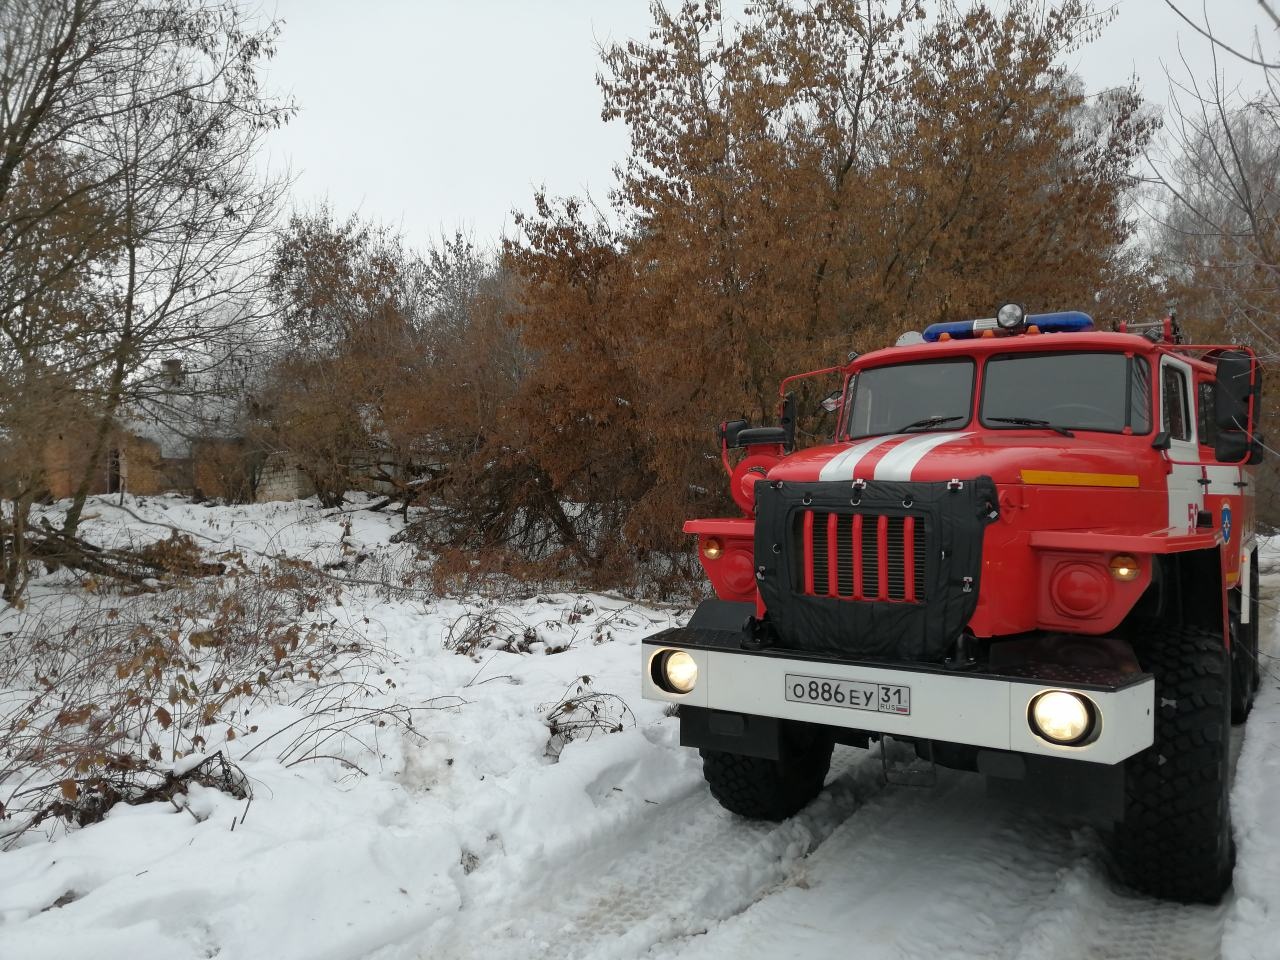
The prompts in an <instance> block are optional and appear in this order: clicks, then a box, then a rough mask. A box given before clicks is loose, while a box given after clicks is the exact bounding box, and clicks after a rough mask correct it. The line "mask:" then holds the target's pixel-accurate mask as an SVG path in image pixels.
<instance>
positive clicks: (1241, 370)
mask: <svg viewBox="0 0 1280 960" xmlns="http://www.w3.org/2000/svg"><path fill="white" fill-rule="evenodd" d="M1261 409H1262V368H1261V367H1260V366H1259V364H1258V358H1257V357H1256V356H1254V355H1253V354H1251V353H1246V352H1245V351H1243V350H1224V351H1222V353H1220V354H1219V355H1218V369H1217V374H1216V377H1215V380H1214V389H1213V419H1214V421H1215V422H1216V424H1217V427H1218V436H1217V440H1216V442H1215V443H1214V451H1213V455H1214V458H1215V459H1217V460H1218V461H1219V462H1221V463H1247V464H1256V463H1261V462H1262V442H1261V440H1260V439H1259V438H1258V437H1257V436H1256V435H1255V433H1254V431H1255V429H1256V427H1257V421H1258V415H1259V413H1260V412H1261Z"/></svg>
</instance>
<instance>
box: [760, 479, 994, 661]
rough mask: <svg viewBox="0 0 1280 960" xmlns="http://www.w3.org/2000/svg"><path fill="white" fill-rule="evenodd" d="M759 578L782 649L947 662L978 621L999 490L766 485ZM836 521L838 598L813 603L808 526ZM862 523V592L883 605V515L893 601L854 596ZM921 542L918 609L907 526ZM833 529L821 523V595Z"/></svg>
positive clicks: (989, 485) (989, 484)
mask: <svg viewBox="0 0 1280 960" xmlns="http://www.w3.org/2000/svg"><path fill="white" fill-rule="evenodd" d="M755 492H756V526H755V537H756V540H755V551H756V572H757V577H758V583H759V586H760V594H761V597H762V598H763V600H764V605H765V607H766V610H767V613H766V619H767V621H768V623H769V624H771V625H772V627H773V630H774V632H775V634H776V636H777V638H778V643H779V646H781V647H783V648H786V649H792V650H807V651H812V652H815V653H826V654H843V655H846V656H851V657H877V658H884V659H889V660H908V661H922V660H937V659H940V658H941V657H942V656H944V655H945V654H946V653H947V651H948V650H949V649H950V648H951V645H952V644H953V643H954V642H955V639H956V637H957V636H958V635H959V633H960V631H961V630H963V629H964V627H965V625H966V624H967V623H968V622H969V618H970V617H972V616H973V611H974V608H975V607H976V606H977V603H978V587H979V580H980V574H981V572H982V539H983V531H984V530H985V528H986V526H987V524H989V523H991V522H992V521H994V520H995V519H997V518H998V516H999V512H998V506H997V504H998V499H997V494H996V486H995V483H994V482H993V481H992V480H991V478H990V477H986V476H983V477H976V478H973V479H966V480H963V481H959V482H957V481H950V482H948V481H942V482H938V483H915V482H898V481H886V480H881V481H877V480H868V481H865V482H862V483H861V484H860V485H859V484H855V483H851V482H850V481H848V480H835V481H818V482H813V483H790V482H778V481H774V482H762V483H757V484H756V486H755ZM807 511H812V512H813V513H814V515H815V517H825V516H827V515H829V514H832V513H834V514H836V515H837V521H836V522H837V540H838V543H839V544H840V554H839V556H838V558H837V567H838V569H837V570H836V571H835V573H836V583H837V588H836V592H837V593H838V594H839V596H838V597H831V596H821V595H818V596H812V595H806V593H805V587H804V568H805V557H804V541H803V536H802V533H801V530H802V525H803V524H802V518H803V516H804V514H805V512H807ZM855 515H860V516H862V517H863V523H862V531H863V543H862V547H861V549H862V551H863V585H864V589H863V590H862V591H861V593H862V594H863V595H865V596H869V597H874V596H877V593H878V591H876V590H875V589H874V587H873V584H872V582H871V579H870V578H871V577H872V576H873V574H872V573H871V572H869V568H870V569H874V564H873V563H871V562H870V561H871V560H872V559H873V558H877V557H878V555H877V553H876V545H875V543H874V542H873V539H869V538H872V537H873V534H872V533H870V532H869V531H874V530H875V527H876V523H877V522H878V519H879V518H880V517H881V516H885V517H887V518H888V520H887V526H888V529H889V531H890V541H889V542H890V546H891V549H892V551H893V552H891V553H890V555H889V557H888V566H889V585H890V589H889V597H890V599H888V600H883V599H854V598H853V597H852V594H853V593H854V591H853V583H852V569H851V560H850V559H847V557H848V556H849V555H848V554H847V553H846V551H847V550H849V549H850V546H849V545H850V544H851V538H850V534H851V533H852V527H851V524H852V519H851V518H852V517H853V516H855ZM907 517H912V518H913V521H914V528H915V533H914V537H913V542H914V567H915V571H914V573H915V575H914V577H913V578H912V579H913V593H914V597H915V600H914V602H908V601H907V600H905V599H904V598H903V587H902V582H903V581H902V574H903V571H902V568H901V565H900V564H901V558H900V556H899V552H898V548H897V545H899V544H901V543H902V539H901V531H902V529H903V522H904V520H905V518H907ZM824 526H825V524H821V523H815V524H814V531H815V536H814V545H815V558H814V559H815V562H814V580H815V585H816V586H817V587H819V588H820V589H818V590H817V591H816V592H817V593H819V594H821V593H823V592H829V591H828V590H826V589H825V587H826V586H829V585H830V580H829V579H828V578H829V576H830V572H829V571H828V570H827V569H826V567H827V559H826V556H825V549H826V539H825V536H826V535H825V530H824V531H823V532H821V533H819V532H818V531H819V528H820V527H824Z"/></svg>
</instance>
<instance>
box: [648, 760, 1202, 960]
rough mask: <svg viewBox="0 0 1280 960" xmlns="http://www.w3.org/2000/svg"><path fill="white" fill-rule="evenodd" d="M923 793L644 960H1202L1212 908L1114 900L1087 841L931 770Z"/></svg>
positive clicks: (884, 796) (883, 797)
mask: <svg viewBox="0 0 1280 960" xmlns="http://www.w3.org/2000/svg"><path fill="white" fill-rule="evenodd" d="M938 773H939V777H938V784H937V787H936V788H933V789H921V788H910V787H890V788H888V789H886V790H885V791H884V792H883V793H881V794H880V795H878V796H876V797H875V798H874V799H872V800H871V801H870V802H868V803H867V804H866V805H865V806H863V807H862V808H860V809H859V810H857V811H856V812H855V813H854V814H853V815H852V816H850V818H849V819H848V820H847V821H846V822H845V823H844V824H842V825H841V826H840V827H839V828H838V829H837V830H835V831H834V832H833V833H832V835H831V836H830V837H829V838H828V839H827V840H826V842H825V843H823V844H822V845H821V846H819V847H817V848H816V849H815V850H814V851H813V852H812V853H811V854H810V855H809V857H808V858H806V860H805V861H804V862H803V863H801V864H799V865H798V867H797V871H796V872H797V880H798V882H793V883H792V884H791V885H789V886H787V887H784V888H782V889H779V890H776V891H774V892H771V894H770V895H768V896H766V897H765V898H763V899H761V900H760V901H759V902H757V903H756V904H754V905H752V906H751V907H750V908H749V909H747V910H746V911H744V912H743V913H741V914H740V915H737V916H735V917H733V918H732V919H730V920H728V921H727V922H724V923H722V924H721V925H720V926H718V927H716V928H714V929H713V930H711V931H710V932H709V933H708V935H706V936H695V937H691V938H687V939H686V940H684V941H683V942H680V943H675V944H668V945H664V946H660V947H658V948H656V949H655V950H654V951H653V954H652V956H653V957H655V958H680V960H699V958H703V960H723V958H725V957H734V958H737V960H749V958H750V960H753V958H766V957H768V958H772V957H789V956H805V957H836V956H839V957H845V956H848V957H855V958H857V960H879V958H886V960H887V958H894V960H905V958H919V960H937V958H940V957H947V958H948V960H952V958H956V960H960V958H970V960H995V958H1001V960H1214V958H1216V957H1218V956H1219V944H1220V941H1221V935H1222V924H1223V917H1224V915H1225V907H1185V906H1181V905H1178V904H1171V903H1164V902H1161V901H1157V900H1151V899H1148V898H1144V897H1140V896H1138V895H1136V894H1132V893H1129V892H1127V891H1124V890H1121V889H1118V888H1117V887H1116V886H1115V885H1114V883H1113V882H1112V881H1111V880H1110V879H1109V877H1108V876H1107V874H1106V871H1105V867H1104V865H1103V862H1102V856H1103V853H1102V847H1101V843H1100V841H1099V839H1098V838H1097V836H1096V835H1095V834H1094V832H1093V831H1092V830H1089V829H1085V828H1073V827H1072V826H1071V825H1070V824H1068V823H1065V822H1063V821H1061V820H1056V819H1054V818H1052V817H1049V816H1045V815H1040V814H1037V813H1034V812H1032V811H1029V810H1027V809H1026V808H1025V807H1022V806H1020V805H1018V804H1015V803H1011V802H1006V801H1000V800H998V799H992V798H988V797H987V796H986V795H985V786H984V784H983V782H982V780H981V779H980V778H978V777H976V776H974V775H971V774H961V773H956V772H954V771H946V770H939V771H938Z"/></svg>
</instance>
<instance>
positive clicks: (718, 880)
mask: <svg viewBox="0 0 1280 960" xmlns="http://www.w3.org/2000/svg"><path fill="white" fill-rule="evenodd" d="M1269 592H1273V591H1269ZM1272 632H1273V635H1272V638H1271V641H1272V642H1271V646H1270V656H1271V657H1274V656H1275V654H1276V652H1277V650H1276V647H1277V645H1276V642H1275V640H1276V637H1275V636H1274V627H1273V631H1272ZM1276 662H1277V661H1275V660H1269V661H1268V664H1269V665H1271V664H1275V663H1276ZM1268 669H1269V670H1270V673H1269V675H1268V676H1267V678H1266V679H1265V681H1264V684H1263V689H1262V690H1261V691H1260V693H1259V699H1258V703H1257V706H1256V708H1255V711H1254V714H1253V716H1252V718H1251V720H1250V722H1249V724H1248V727H1247V728H1245V729H1241V728H1237V729H1236V730H1235V731H1234V744H1233V746H1234V752H1235V753H1236V754H1237V755H1239V754H1240V753H1241V752H1242V747H1243V746H1244V745H1245V742H1246V733H1247V734H1248V735H1249V736H1251V737H1252V739H1251V740H1250V741H1249V743H1248V749H1246V750H1244V751H1243V752H1244V763H1245V769H1244V771H1243V774H1242V775H1240V776H1238V777H1237V782H1236V798H1235V803H1236V806H1237V813H1236V818H1237V824H1236V830H1237V835H1238V836H1239V837H1241V844H1242V852H1241V856H1240V866H1239V867H1238V868H1237V886H1238V888H1239V889H1240V890H1241V891H1243V892H1242V893H1241V894H1239V895H1237V894H1233V895H1231V896H1230V897H1229V899H1228V900H1227V901H1226V902H1224V903H1223V904H1222V905H1220V906H1217V907H1203V906H1182V905H1177V904H1171V903H1165V902H1161V901H1156V900H1151V899H1148V898H1144V897H1140V896H1137V895H1135V894H1133V893H1131V892H1129V891H1127V890H1124V889H1123V888H1120V887H1118V886H1117V885H1116V884H1115V883H1114V882H1113V881H1112V880H1111V879H1110V877H1109V876H1108V874H1107V871H1106V869H1105V866H1104V856H1105V854H1104V852H1103V846H1102V842H1101V840H1100V838H1099V837H1098V836H1097V834H1096V833H1095V832H1094V831H1093V830H1091V829H1089V828H1088V827H1081V826H1076V825H1072V824H1070V823H1067V822H1064V821H1063V820H1062V819H1060V818H1054V817H1052V816H1048V815H1042V814H1039V813H1036V812H1032V811H1029V810H1028V809H1027V808H1026V807H1024V806H1021V805H1018V804H1015V803H1012V802H1008V801H1002V800H998V799H991V798H988V797H987V796H986V793H985V788H984V783H983V780H982V778H980V777H977V776H975V775H968V774H963V773H957V772H954V771H949V770H944V769H938V770H937V771H936V776H935V775H934V771H932V770H930V769H929V768H927V767H926V765H925V764H923V763H921V762H920V761H912V760H910V758H909V754H908V753H907V752H906V751H904V750H902V748H898V750H897V751H895V750H894V749H893V748H892V747H891V748H890V755H891V756H892V757H894V760H895V762H893V763H891V764H890V775H889V776H890V781H891V782H888V783H886V781H885V778H884V772H883V763H882V760H881V758H880V755H879V752H878V749H873V751H871V752H868V751H862V750H855V749H853V748H837V753H836V758H835V763H834V765H833V772H832V775H831V777H830V778H829V781H828V787H827V789H826V791H824V793H823V794H822V796H821V797H820V798H819V799H818V800H817V801H815V802H814V803H813V804H811V805H810V806H809V807H808V808H807V809H806V810H805V811H804V812H803V813H802V814H801V815H800V816H798V817H796V818H794V819H792V820H791V821H788V822H786V823H783V824H779V825H765V824H754V823H748V822H745V821H743V820H740V819H738V818H736V817H733V816H731V815H729V814H727V813H725V812H724V811H723V810H721V809H720V808H719V807H718V805H717V804H716V803H715V802H714V801H713V800H712V799H711V798H710V796H709V795H708V794H707V792H706V790H705V787H704V786H703V785H701V784H700V783H697V784H695V785H694V786H693V788H692V790H691V792H689V793H687V794H686V795H684V796H682V797H681V798H679V799H678V800H676V801H674V802H671V803H669V804H666V805H663V806H654V807H652V808H650V809H651V811H652V813H651V815H649V816H647V817H644V818H643V819H642V820H640V821H638V822H635V823H631V824H629V825H628V826H627V827H626V828H625V829H621V830H619V831H617V832H616V833H613V834H611V835H610V836H607V837H605V838H602V840H601V841H600V842H599V843H597V844H595V845H594V846H592V847H590V848H588V849H586V850H581V851H576V852H574V853H573V854H572V855H571V856H568V857H566V858H565V859H563V860H562V861H560V862H555V861H552V862H544V863H542V864H541V865H540V869H544V870H546V871H548V872H550V873H551V874H553V875H558V876H560V877H561V878H562V882H557V883H555V884H553V885H552V890H554V893H550V894H549V892H548V890H547V889H546V888H543V889H541V890H540V892H539V896H538V897H536V898H526V899H524V900H520V899H517V900H515V901H514V902H513V901H512V900H511V899H510V897H509V896H508V897H504V898H503V899H501V900H495V901H493V902H482V901H481V902H473V903H470V904H466V906H465V907H464V914H466V915H467V919H466V920H464V921H463V922H461V923H460V924H458V925H457V926H456V927H454V928H453V930H452V931H451V934H450V936H449V937H448V938H447V939H446V940H445V941H444V942H443V943H434V944H432V947H431V949H430V950H429V951H428V952H426V953H424V954H422V957H424V958H426V957H433V958H436V957H442V956H443V957H451V958H452V957H457V958H477V960H478V958H491V960H502V958H508V957H510V958H535V957H546V958H599V960H624V958H634V957H652V958H655V960H726V958H732V960H754V958H761V960H763V958H784V957H797V958H799V957H804V958H815V957H853V958H858V960H879V958H895V960H904V958H921V960H925V958H928V960H934V958H941V957H947V958H972V960H994V958H1002V960H1219V958H1223V957H1224V956H1225V957H1226V960H1264V958H1270V957H1274V956H1276V953H1275V952H1263V951H1272V950H1274V944H1275V939H1274V938H1275V936H1276V935H1277V934H1280V917H1271V918H1270V922H1267V920H1268V918H1267V917H1266V916H1265V906H1264V907H1262V915H1260V912H1259V905H1258V904H1257V903H1256V902H1255V901H1253V900H1251V899H1250V898H1249V896H1248V892H1249V890H1250V888H1251V886H1253V887H1257V886H1262V887H1266V886H1268V885H1273V884H1275V883H1276V881H1277V879H1278V875H1277V870H1278V869H1280V864H1277V863H1276V862H1275V852H1276V840H1275V838H1274V834H1275V831H1274V829H1265V827H1266V825H1267V823H1268V819H1269V818H1270V816H1272V814H1271V813H1270V812H1269V811H1275V810H1277V809H1280V805H1277V802H1276V801H1278V800H1280V786H1278V783H1277V777H1276V775H1275V769H1274V767H1275V765H1276V763H1277V762H1278V761H1277V758H1276V753H1277V751H1276V746H1277V744H1276V741H1277V739H1278V737H1277V729H1278V728H1280V680H1277V674H1278V673H1280V671H1277V670H1276V669H1275V668H1274V666H1269V668H1268ZM1268 766H1270V767H1272V768H1273V769H1271V770H1270V771H1269V772H1268V771H1267V770H1266V769H1263V768H1264V767H1268ZM610 772H611V773H612V774H613V775H614V777H615V778H618V779H622V778H623V777H624V775H625V773H626V771H623V770H614V771H610ZM602 786H603V784H598V785H597V787H598V788H600V787H602ZM1272 897H1273V898H1274V891H1272ZM495 916H502V917H504V918H505V919H504V920H503V921H502V922H501V923H500V924H497V925H494V923H493V918H494V917H495ZM1259 921H1262V922H1261V923H1260V922H1259ZM1268 930H1269V931H1270V932H1269V933H1268ZM1224 933H1227V934H1228V936H1227V941H1228V949H1227V951H1226V952H1225V954H1224V950H1223V939H1224ZM1232 933H1236V934H1238V936H1236V937H1234V939H1233V937H1232V936H1231V934H1232Z"/></svg>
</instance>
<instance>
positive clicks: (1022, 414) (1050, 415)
mask: <svg viewBox="0 0 1280 960" xmlns="http://www.w3.org/2000/svg"><path fill="white" fill-rule="evenodd" d="M982 380H983V386H982V424H983V426H985V427H989V428H991V429H993V430H997V429H1003V430H1012V429H1017V428H1018V427H1019V426H1022V427H1026V426H1030V425H1033V423H1038V424H1042V425H1045V426H1049V425H1051V426H1053V427H1060V428H1070V429H1076V430H1100V431H1105V432H1109V433H1119V432H1121V431H1123V430H1124V428H1125V427H1131V428H1132V429H1133V432H1134V433H1147V432H1148V431H1149V430H1150V429H1151V409H1150V401H1149V399H1148V398H1149V397H1150V395H1151V387H1150V372H1149V368H1148V366H1147V362H1146V361H1145V360H1143V359H1142V358H1141V357H1134V358H1132V359H1130V358H1128V357H1126V356H1124V354H1120V353H1043V354H1009V355H1006V356H1003V357H993V358H992V359H990V360H988V361H987V365H986V368H985V370H984V371H983V378H982ZM1017 421H1021V422H1020V423H1019V422H1017Z"/></svg>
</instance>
